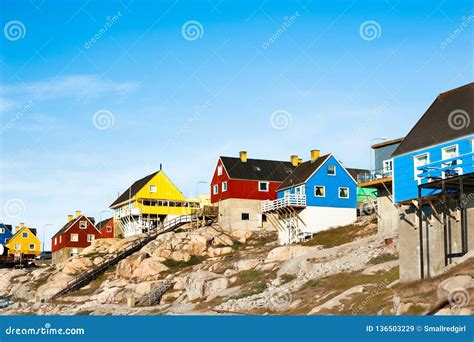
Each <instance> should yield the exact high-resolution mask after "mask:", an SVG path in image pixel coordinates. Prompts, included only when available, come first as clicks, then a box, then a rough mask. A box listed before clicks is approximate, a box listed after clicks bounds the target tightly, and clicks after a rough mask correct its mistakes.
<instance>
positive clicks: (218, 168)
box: [217, 165, 222, 176]
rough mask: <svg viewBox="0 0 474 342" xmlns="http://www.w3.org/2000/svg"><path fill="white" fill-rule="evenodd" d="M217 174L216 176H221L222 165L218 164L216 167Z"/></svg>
mask: <svg viewBox="0 0 474 342" xmlns="http://www.w3.org/2000/svg"><path fill="white" fill-rule="evenodd" d="M217 175H218V176H222V165H219V166H218V167H217Z"/></svg>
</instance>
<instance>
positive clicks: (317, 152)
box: [311, 150, 321, 163]
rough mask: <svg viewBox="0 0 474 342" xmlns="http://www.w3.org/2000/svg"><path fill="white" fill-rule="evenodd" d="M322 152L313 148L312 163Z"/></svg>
mask: <svg viewBox="0 0 474 342" xmlns="http://www.w3.org/2000/svg"><path fill="white" fill-rule="evenodd" d="M320 154H321V152H320V151H319V150H311V163H314V162H315V161H316V159H318V158H319V155H320Z"/></svg>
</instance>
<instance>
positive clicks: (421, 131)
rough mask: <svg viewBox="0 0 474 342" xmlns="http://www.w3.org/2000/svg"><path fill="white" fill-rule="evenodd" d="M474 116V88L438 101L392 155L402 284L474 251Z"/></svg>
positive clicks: (439, 270)
mask: <svg viewBox="0 0 474 342" xmlns="http://www.w3.org/2000/svg"><path fill="white" fill-rule="evenodd" d="M473 113H474V83H470V84H467V85H464V86H462V87H459V88H456V89H452V90H450V91H447V92H445V93H442V94H440V95H438V97H437V98H436V99H435V101H434V102H433V103H432V104H431V106H430V107H429V108H428V109H427V111H426V112H425V113H424V114H423V116H422V117H421V118H420V119H419V121H418V122H417V123H416V124H415V126H414V127H413V128H412V129H411V131H410V132H409V133H408V135H407V136H406V137H405V139H404V140H403V141H402V142H401V144H400V145H399V146H398V147H397V149H396V150H395V151H394V153H393V154H392V158H393V195H394V201H395V202H396V203H397V205H398V206H399V208H400V210H401V214H400V217H399V220H398V232H399V241H398V246H399V254H400V280H401V281H411V280H414V279H417V278H424V277H429V276H433V275H439V274H441V273H442V272H444V269H445V267H446V266H448V265H449V264H451V263H452V262H453V260H455V259H456V258H459V257H462V256H464V255H465V254H466V253H467V252H468V251H469V250H472V249H473V248H474V232H473V231H472V228H473V227H474V225H473V221H472V219H473V217H472V216H473V214H474V163H473V162H474V154H473V147H474V144H473V141H474V122H471V121H472V120H474V117H473V116H472V115H473ZM414 260H418V262H413V261H414Z"/></svg>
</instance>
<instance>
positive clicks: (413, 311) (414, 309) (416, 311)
mask: <svg viewBox="0 0 474 342" xmlns="http://www.w3.org/2000/svg"><path fill="white" fill-rule="evenodd" d="M425 311H426V309H425V308H424V307H423V306H421V305H418V304H413V305H411V306H410V308H409V309H408V311H407V312H406V314H407V315H412V316H415V315H422V314H423V313H424V312H425Z"/></svg>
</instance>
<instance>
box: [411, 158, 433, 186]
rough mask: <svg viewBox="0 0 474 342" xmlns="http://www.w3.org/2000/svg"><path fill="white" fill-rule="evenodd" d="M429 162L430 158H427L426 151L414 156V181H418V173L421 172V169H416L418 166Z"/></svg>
mask: <svg viewBox="0 0 474 342" xmlns="http://www.w3.org/2000/svg"><path fill="white" fill-rule="evenodd" d="M429 162H430V158H429V155H428V153H425V154H420V155H419V156H416V157H415V159H414V166H415V180H416V181H419V179H418V175H419V174H421V173H422V172H423V171H422V170H418V167H419V166H424V165H427V164H429Z"/></svg>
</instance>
